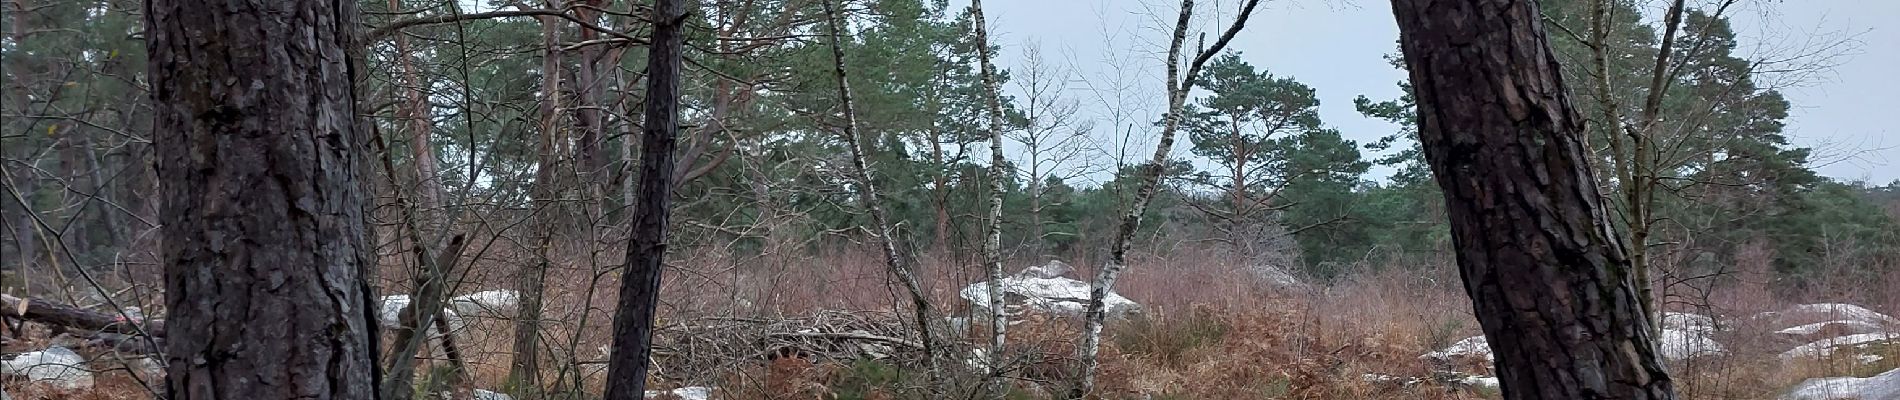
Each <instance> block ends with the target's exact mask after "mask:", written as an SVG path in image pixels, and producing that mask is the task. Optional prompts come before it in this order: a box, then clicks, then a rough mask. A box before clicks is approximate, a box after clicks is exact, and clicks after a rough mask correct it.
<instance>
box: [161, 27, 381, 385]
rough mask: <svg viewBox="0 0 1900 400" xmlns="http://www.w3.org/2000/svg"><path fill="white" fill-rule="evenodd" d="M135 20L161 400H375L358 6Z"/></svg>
mask: <svg viewBox="0 0 1900 400" xmlns="http://www.w3.org/2000/svg"><path fill="white" fill-rule="evenodd" d="M146 11H147V12H146V14H145V22H146V34H145V35H146V40H147V41H146V48H147V51H148V52H149V54H150V55H151V56H150V65H149V76H150V77H151V80H152V83H151V88H152V92H151V93H152V107H153V108H154V111H155V113H156V117H157V118H156V123H155V125H154V129H153V130H152V131H153V140H152V143H153V145H154V146H155V149H156V152H157V166H158V167H157V169H158V176H159V178H160V182H162V184H161V185H160V198H162V199H163V202H164V204H163V206H162V207H161V212H160V220H161V222H162V224H163V227H162V228H161V232H160V235H161V237H164V238H165V240H164V244H163V246H162V247H163V251H162V252H163V257H164V260H165V304H166V309H167V310H168V311H169V314H170V323H168V324H166V325H165V328H166V334H165V336H166V337H167V338H168V340H167V341H166V350H167V351H166V362H167V364H168V368H167V369H168V371H169V374H168V375H167V377H166V386H167V388H168V392H169V394H170V396H171V398H174V399H288V398H312V399H331V398H335V399H374V398H377V397H378V393H377V390H376V389H377V384H378V383H377V380H376V378H377V375H378V372H377V370H376V368H377V365H376V350H377V349H376V348H375V347H376V343H375V341H374V340H375V339H374V335H375V331H374V328H375V325H374V324H375V322H374V319H373V317H372V316H371V313H372V312H374V310H375V307H373V305H372V303H371V301H370V299H369V298H368V293H367V290H365V289H366V287H367V285H365V284H364V279H365V278H366V273H367V272H368V270H369V269H370V268H371V267H372V265H371V262H372V261H371V259H370V258H369V257H368V254H369V252H368V251H367V250H368V247H367V246H369V243H368V242H366V241H365V234H366V230H365V227H364V220H363V211H364V207H363V204H364V193H363V191H362V187H361V186H359V185H358V184H357V181H358V179H359V178H360V177H361V175H359V174H358V169H359V164H360V162H361V160H362V158H361V154H362V153H363V152H362V146H363V145H364V144H365V143H366V142H365V141H364V140H363V139H364V135H365V134H366V131H365V130H364V129H361V128H359V126H360V125H359V124H358V121H357V119H356V116H355V109H356V108H355V93H354V87H355V86H354V85H353V83H354V77H355V72H356V71H357V68H359V66H358V65H357V64H358V62H359V60H360V57H359V56H360V55H359V54H358V53H356V52H355V51H354V49H355V48H356V46H357V40H356V31H357V29H358V28H359V25H358V24H357V22H356V19H357V10H356V2H354V1H339V0H332V1H309V2H262V1H248V2H235V3H233V2H204V1H190V0H183V1H181V0H153V1H149V2H147V3H146ZM262 43H269V44H271V45H269V46H259V45H258V44H262Z"/></svg>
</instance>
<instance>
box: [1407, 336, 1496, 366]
mask: <svg viewBox="0 0 1900 400" xmlns="http://www.w3.org/2000/svg"><path fill="white" fill-rule="evenodd" d="M1480 356H1481V357H1484V360H1485V361H1492V360H1493V355H1492V354H1491V343H1490V342H1488V341H1486V340H1485V339H1484V336H1483V335H1479V336H1472V337H1468V338H1464V340H1459V341H1458V342H1457V343H1452V344H1451V346H1446V347H1445V348H1444V349H1442V350H1439V351H1434V352H1430V353H1425V355H1423V356H1419V358H1430V359H1437V360H1450V359H1454V358H1461V357H1480Z"/></svg>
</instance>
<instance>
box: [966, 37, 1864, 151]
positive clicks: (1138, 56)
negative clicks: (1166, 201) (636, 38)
mask: <svg viewBox="0 0 1900 400" xmlns="http://www.w3.org/2000/svg"><path fill="white" fill-rule="evenodd" d="M1236 1H1237V0H1215V1H1208V0H1203V1H1201V2H1200V3H1201V6H1202V7H1210V6H1209V4H1208V3H1218V4H1215V5H1213V7H1218V9H1220V10H1225V12H1227V13H1231V12H1232V11H1231V10H1234V9H1235V8H1236V3H1235V2H1236ZM1696 2H1697V1H1696V0H1691V1H1690V3H1691V4H1694V3H1696ZM962 3H964V4H967V2H962ZM1652 3H1653V4H1650V5H1649V6H1651V7H1655V8H1656V9H1658V10H1660V8H1661V7H1662V6H1663V4H1662V3H1661V1H1660V0H1652ZM1743 3H1746V4H1748V6H1746V8H1745V9H1743V10H1741V11H1740V12H1739V13H1736V21H1735V25H1736V29H1737V30H1738V31H1739V32H1740V33H1741V38H1740V39H1741V41H1742V43H1743V44H1742V46H1741V52H1743V53H1744V54H1782V53H1786V52H1787V49H1794V48H1811V47H1813V46H1809V45H1807V44H1809V43H1831V42H1838V41H1840V39H1842V38H1852V39H1854V43H1855V44H1854V45H1853V48H1852V51H1851V52H1850V53H1848V54H1845V55H1842V56H1839V57H1836V58H1834V59H1833V60H1834V61H1833V64H1834V66H1833V67H1832V68H1831V69H1829V71H1827V72H1826V73H1824V74H1821V75H1817V76H1811V77H1806V78H1807V79H1802V80H1801V82H1802V83H1803V84H1801V85H1800V86H1796V87H1791V88H1789V89H1786V94H1787V96H1788V98H1789V99H1790V101H1791V102H1793V104H1794V105H1795V109H1794V110H1793V111H1792V117H1791V118H1789V120H1788V121H1787V122H1788V130H1787V133H1788V134H1789V136H1791V137H1792V138H1793V140H1794V141H1795V142H1796V143H1797V144H1799V145H1802V146H1810V147H1815V148H1816V149H1817V150H1816V151H1817V153H1818V154H1819V156H1818V157H1817V160H1816V161H1817V163H1816V165H1815V167H1816V168H1817V169H1818V170H1819V171H1820V172H1821V173H1822V174H1823V175H1827V176H1830V177H1835V178H1841V179H1847V180H1855V179H1865V180H1869V181H1873V182H1877V183H1886V182H1889V181H1893V180H1896V179H1900V138H1894V137H1893V134H1894V133H1896V132H1895V129H1894V128H1893V127H1892V123H1891V122H1890V121H1891V120H1892V119H1893V116H1894V114H1895V113H1900V87H1897V85H1900V84H1896V83H1895V82H1896V81H1897V80H1896V77H1895V75H1896V74H1895V72H1896V71H1900V23H1897V22H1895V21H1900V1H1895V0H1801V1H1791V2H1779V1H1776V2H1765V1H1761V0H1743ZM1767 3H1772V4H1767ZM953 4H954V3H953ZM1178 4H1179V3H1178V2H1173V1H1169V0H1013V1H991V2H986V4H984V6H985V7H986V14H987V15H988V17H989V19H990V25H991V29H992V30H993V33H992V35H993V36H992V37H993V38H994V39H992V40H993V41H994V42H996V43H998V44H1000V45H1003V46H1004V47H1005V48H1004V50H1003V53H1002V54H1001V55H1000V56H999V57H1000V58H999V59H998V61H997V62H998V63H999V64H1001V66H1002V67H1003V68H1010V69H1015V68H1016V67H1019V66H1020V65H1021V64H1022V59H1023V57H1022V54H1023V49H1024V48H1025V47H1026V46H1029V45H1031V44H1032V43H1033V44H1035V45H1037V46H1039V47H1040V48H1041V49H1042V52H1043V53H1044V54H1045V58H1053V59H1055V60H1053V61H1057V62H1061V63H1064V64H1069V65H1071V66H1072V67H1073V68H1074V69H1076V71H1077V74H1078V75H1079V76H1078V77H1077V78H1078V80H1087V81H1088V83H1087V84H1084V83H1082V82H1077V83H1075V84H1073V85H1072V86H1071V89H1070V92H1069V95H1071V96H1074V97H1076V98H1077V99H1078V100H1080V101H1081V104H1082V107H1083V111H1082V113H1083V114H1087V115H1091V116H1095V117H1097V119H1098V120H1102V119H1106V118H1107V115H1108V113H1109V107H1107V106H1105V105H1104V104H1108V102H1104V101H1098V99H1099V98H1101V97H1104V96H1102V95H1101V94H1102V92H1103V91H1100V90H1094V91H1092V90H1090V89H1089V88H1088V87H1089V86H1090V85H1092V86H1094V87H1096V88H1102V87H1107V86H1113V85H1112V82H1113V81H1114V79H1113V77H1115V76H1117V75H1119V76H1121V77H1122V79H1123V80H1125V81H1128V82H1131V83H1132V84H1134V85H1136V86H1134V89H1137V91H1136V92H1131V93H1128V96H1125V97H1128V98H1129V99H1128V100H1126V101H1125V102H1127V103H1135V104H1141V103H1145V107H1146V108H1147V110H1145V111H1143V113H1144V115H1145V116H1144V117H1143V118H1153V116H1154V115H1159V112H1160V110H1159V106H1160V99H1161V98H1162V96H1161V94H1160V93H1161V91H1162V86H1161V80H1160V75H1161V73H1163V72H1164V71H1165V70H1164V69H1162V64H1161V62H1162V61H1161V59H1162V55H1163V52H1164V51H1165V50H1166V42H1165V41H1166V40H1167V39H1166V36H1167V32H1165V31H1164V29H1163V25H1164V24H1166V23H1171V21H1172V20H1173V17H1174V15H1175V13H1176V12H1177V8H1176V7H1178ZM957 7H962V6H957ZM1261 7H1263V9H1261V10H1257V11H1256V12H1255V17H1254V19H1253V20H1252V21H1251V22H1250V23H1249V24H1248V26H1247V29H1246V30H1245V31H1244V32H1242V33H1241V34H1240V36H1238V37H1237V38H1235V40H1234V43H1233V44H1232V46H1231V48H1232V49H1235V50H1239V51H1241V52H1242V56H1243V58H1245V59H1246V60H1247V61H1248V62H1250V63H1252V64H1254V65H1255V66H1257V67H1261V68H1264V69H1267V70H1269V71H1271V72H1273V73H1274V74H1276V75H1281V76H1291V77H1294V78H1296V79H1298V80H1299V81H1301V82H1303V83H1306V84H1307V85H1309V86H1312V87H1313V88H1314V89H1315V90H1317V91H1318V92H1319V96H1320V100H1321V106H1320V114H1321V116H1322V117H1323V118H1324V120H1325V121H1326V123H1327V124H1328V125H1331V126H1333V127H1336V128H1338V129H1339V130H1341V131H1342V132H1343V133H1344V134H1345V135H1346V137H1347V138H1349V139H1353V140H1357V141H1359V142H1361V143H1364V142H1367V141H1370V140H1373V139H1376V138H1378V137H1380V136H1384V135H1387V134H1390V133H1391V132H1392V131H1393V130H1394V129H1395V127H1394V126H1392V125H1390V124H1387V123H1384V122H1383V121H1379V120H1374V119H1369V118H1365V117H1363V116H1360V115H1359V114H1358V112H1356V111H1354V110H1353V106H1352V99H1353V98H1354V97H1355V96H1359V95H1366V96H1368V97H1371V98H1373V99H1381V100H1382V99H1390V98H1395V97H1397V96H1398V95H1399V91H1398V88H1397V86H1396V85H1395V83H1396V82H1398V81H1400V80H1403V79H1404V78H1405V76H1404V73H1403V72H1401V71H1399V70H1397V69H1393V68H1391V67H1390V66H1389V65H1388V64H1387V63H1386V61H1385V60H1384V58H1383V57H1384V56H1385V55H1387V54H1389V53H1392V52H1394V51H1396V49H1397V44H1396V40H1397V38H1398V29H1397V27H1396V26H1395V25H1394V23H1393V19H1392V14H1391V8H1390V4H1389V3H1388V2H1387V1H1385V0H1351V1H1343V0H1269V1H1268V2H1267V3H1264V4H1262V6H1261ZM1208 9H1213V8H1208ZM1224 19H1225V18H1223V20H1224ZM1163 21H1167V22H1163ZM1203 25H1206V26H1205V28H1206V29H1209V30H1211V29H1217V28H1214V27H1212V26H1211V24H1208V23H1207V21H1203ZM1209 35H1210V36H1212V35H1214V33H1210V34H1209ZM1834 53H1840V52H1834ZM1105 60H1114V61H1105ZM1017 74H1019V75H1020V73H1017ZM1148 120H1152V119H1148ZM1102 125H1103V126H1106V125H1108V124H1107V123H1105V122H1103V123H1102ZM1099 130H1100V131H1103V132H1104V133H1103V134H1102V135H1104V136H1108V135H1109V134H1107V133H1106V129H1099ZM1133 145H1134V146H1135V147H1136V149H1140V148H1147V149H1152V147H1149V146H1152V142H1140V141H1138V142H1135V143H1134V144H1133ZM1186 149H1187V146H1185V145H1177V146H1176V152H1175V154H1176V155H1177V156H1187V155H1188V154H1187V150H1186ZM1149 151H1152V150H1146V151H1138V152H1137V153H1138V154H1145V153H1147V152H1149ZM1374 172H1375V174H1377V175H1380V176H1384V175H1386V174H1389V171H1386V170H1375V171H1374Z"/></svg>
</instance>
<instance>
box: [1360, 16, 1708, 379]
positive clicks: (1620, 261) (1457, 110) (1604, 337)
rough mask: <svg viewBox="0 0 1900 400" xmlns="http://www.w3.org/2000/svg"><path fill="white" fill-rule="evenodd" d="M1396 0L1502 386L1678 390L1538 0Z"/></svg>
mask: <svg viewBox="0 0 1900 400" xmlns="http://www.w3.org/2000/svg"><path fill="white" fill-rule="evenodd" d="M1392 3H1393V9H1394V14H1396V15H1397V17H1398V22H1399V31H1400V33H1401V35H1400V39H1401V40H1400V42H1401V49H1402V51H1403V52H1404V53H1405V59H1406V63H1407V64H1408V65H1409V66H1410V69H1411V77H1412V84H1413V85H1414V88H1415V90H1416V95H1417V97H1418V107H1419V112H1418V116H1419V128H1420V129H1419V137H1420V141H1421V143H1422V144H1423V146H1424V149H1425V155H1426V161H1427V162H1428V163H1430V164H1431V166H1432V170H1433V172H1434V174H1435V176H1436V177H1437V180H1438V182H1439V186H1440V187H1441V188H1442V189H1443V190H1444V194H1445V200H1446V208H1447V212H1448V214H1449V217H1450V220H1451V229H1452V239H1453V242H1454V246H1455V248H1456V254H1457V256H1458V265H1459V270H1460V272H1461V273H1462V274H1463V276H1464V278H1465V290H1466V292H1467V293H1468V294H1470V295H1471V298H1472V304H1473V307H1474V309H1475V311H1476V314H1477V316H1478V321H1479V323H1480V324H1481V325H1482V326H1483V328H1484V332H1485V335H1486V337H1488V338H1489V339H1490V343H1491V347H1492V349H1493V352H1494V353H1495V354H1496V356H1497V371H1498V377H1499V381H1500V383H1501V385H1502V389H1503V392H1504V396H1505V398H1507V399H1673V398H1675V396H1674V394H1673V393H1672V384H1671V382H1670V380H1669V376H1668V374H1667V373H1666V372H1665V371H1664V368H1663V365H1662V364H1661V363H1660V360H1659V358H1658V357H1657V355H1656V353H1655V347H1654V346H1653V344H1654V343H1653V340H1654V338H1653V337H1652V336H1651V333H1650V330H1649V329H1648V323H1647V321H1646V320H1645V318H1643V311H1642V310H1643V307H1642V304H1641V302H1640V297H1639V295H1638V291H1637V289H1636V286H1635V282H1634V277H1633V276H1632V275H1633V274H1632V272H1633V271H1632V270H1631V269H1632V268H1631V264H1630V262H1629V260H1628V258H1627V257H1626V255H1625V252H1624V249H1623V248H1622V245H1621V242H1620V241H1618V238H1617V237H1616V233H1615V232H1614V231H1613V227H1612V225H1611V224H1610V221H1609V218H1608V217H1607V216H1606V214H1605V207H1604V206H1603V205H1602V204H1601V202H1602V199H1603V198H1602V197H1601V196H1599V195H1598V193H1597V186H1596V180H1595V177H1594V175H1593V173H1592V171H1591V170H1590V168H1589V163H1588V161H1587V160H1588V158H1587V157H1588V155H1587V152H1586V150H1585V149H1584V147H1583V146H1582V143H1581V140H1582V136H1583V134H1584V127H1583V119H1582V118H1581V117H1580V116H1579V115H1578V114H1577V111H1576V110H1575V109H1574V108H1573V107H1572V105H1571V104H1570V101H1569V98H1568V95H1567V93H1566V92H1565V88H1564V82H1563V79H1562V76H1561V75H1560V73H1559V70H1558V65H1557V61H1556V58H1555V56H1554V55H1553V54H1552V53H1551V51H1550V49H1549V46H1548V43H1547V42H1546V39H1545V35H1544V31H1543V29H1542V26H1543V23H1542V22H1541V20H1540V18H1539V16H1540V14H1539V11H1538V9H1537V4H1536V3H1535V2H1528V1H1509V0H1463V1H1425V0H1394V1H1393V2H1392Z"/></svg>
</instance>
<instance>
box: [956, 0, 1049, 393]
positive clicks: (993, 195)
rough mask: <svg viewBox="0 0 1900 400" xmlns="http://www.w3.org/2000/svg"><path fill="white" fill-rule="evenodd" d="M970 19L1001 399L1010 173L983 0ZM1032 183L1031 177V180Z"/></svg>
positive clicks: (993, 387) (993, 381)
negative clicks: (984, 144)
mask: <svg viewBox="0 0 1900 400" xmlns="http://www.w3.org/2000/svg"><path fill="white" fill-rule="evenodd" d="M970 15H971V18H972V21H974V22H975V24H974V25H975V26H976V48H977V52H976V53H977V60H978V64H980V65H979V67H978V68H977V69H978V71H979V74H980V75H982V79H983V89H984V91H985V93H984V98H985V100H987V102H988V103H989V104H987V105H986V106H987V110H988V111H989V113H990V118H989V124H990V125H989V130H990V215H989V233H988V234H987V235H986V236H984V238H983V266H984V267H987V268H986V269H987V271H986V272H988V273H989V284H987V285H984V286H986V288H987V289H988V290H989V292H990V293H989V295H990V304H989V309H990V313H989V314H990V351H989V359H990V364H991V365H990V366H989V368H990V371H992V373H991V374H990V376H988V377H987V379H985V380H984V384H985V385H987V386H988V388H987V390H988V394H989V397H990V398H993V399H1001V398H1003V394H1004V391H1003V390H1002V389H1003V386H1002V383H1003V382H1002V380H1001V379H999V378H1001V376H1002V374H1000V373H996V372H997V371H1001V370H1002V362H1003V361H1002V360H1003V359H1004V357H1003V348H1004V345H1005V344H1007V343H1008V341H1009V314H1008V313H1005V312H1004V310H1003V193H1004V188H1003V183H1004V180H1003V178H1004V177H1005V176H1007V175H1006V174H1008V173H1009V160H1006V159H1004V158H1003V101H1002V94H1001V92H1000V91H999V90H997V87H996V72H995V71H996V66H995V65H992V64H991V63H990V50H989V49H990V37H989V29H988V28H987V27H986V26H984V23H983V0H971V2H970ZM1031 180H1034V177H1031Z"/></svg>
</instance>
